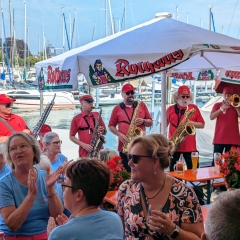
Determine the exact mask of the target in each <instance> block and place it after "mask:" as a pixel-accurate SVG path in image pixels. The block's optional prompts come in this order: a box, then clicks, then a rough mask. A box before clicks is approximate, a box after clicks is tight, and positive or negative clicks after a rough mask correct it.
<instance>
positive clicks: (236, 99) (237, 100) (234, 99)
mask: <svg viewBox="0 0 240 240" xmlns="http://www.w3.org/2000/svg"><path fill="white" fill-rule="evenodd" d="M229 100H230V103H231V105H232V106H233V107H239V106H240V96H239V95H237V94H233V95H232V96H231V97H230V99H229Z"/></svg>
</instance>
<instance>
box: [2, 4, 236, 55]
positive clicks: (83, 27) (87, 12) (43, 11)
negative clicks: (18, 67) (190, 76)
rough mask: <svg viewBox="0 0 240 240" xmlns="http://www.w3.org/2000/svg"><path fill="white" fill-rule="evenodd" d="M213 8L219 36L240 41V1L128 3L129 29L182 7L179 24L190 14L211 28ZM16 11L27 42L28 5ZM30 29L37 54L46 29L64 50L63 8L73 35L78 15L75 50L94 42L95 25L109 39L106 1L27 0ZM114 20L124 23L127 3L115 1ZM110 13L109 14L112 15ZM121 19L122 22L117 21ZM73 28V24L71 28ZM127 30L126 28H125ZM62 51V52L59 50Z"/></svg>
mask: <svg viewBox="0 0 240 240" xmlns="http://www.w3.org/2000/svg"><path fill="white" fill-rule="evenodd" d="M209 5H211V6H212V7H213V8H212V12H213V15H214V22H215V28H216V32H219V33H222V26H224V34H226V35H229V36H231V37H235V38H240V34H239V29H240V3H239V2H238V0H208V1H206V0H179V1H177V0H176V1H173V0H170V1H163V0H126V27H127V28H129V27H132V26H134V25H137V24H140V23H143V22H145V21H148V20H151V19H152V18H154V16H155V14H156V13H158V12H170V13H174V15H175V16H174V17H176V14H175V12H176V6H178V12H179V21H182V22H186V18H187V13H188V22H189V24H192V25H196V26H200V19H201V21H202V27H203V28H205V29H208V28H209V7H208V6H209ZM2 6H3V13H4V21H5V28H6V34H7V36H9V32H10V31H9V29H10V27H9V26H10V24H9V22H10V20H9V7H8V6H9V0H2ZM11 6H12V8H13V9H14V20H15V31H16V38H18V39H24V3H23V1H21V0H11ZM26 6H27V26H28V28H29V47H30V50H31V52H32V53H33V54H37V52H38V49H39V44H38V36H40V45H41V50H42V29H43V27H42V26H43V22H44V34H45V37H46V42H47V43H50V44H52V45H53V46H54V47H56V48H61V47H62V6H64V12H65V16H66V21H67V27H68V31H69V26H70V24H69V20H70V15H71V22H72V23H73V19H74V11H76V23H77V24H76V25H75V29H76V32H75V33H76V35H75V38H74V39H75V46H76V47H78V46H81V45H84V44H86V43H88V42H90V41H92V37H93V29H94V22H95V24H96V28H95V34H94V39H95V40H96V39H99V38H102V37H104V36H105V11H104V10H101V9H104V8H105V0H26ZM111 8H112V15H113V17H114V19H116V25H117V21H118V22H120V25H121V23H122V22H123V10H124V0H111ZM108 13H109V12H108ZM117 19H119V20H117ZM71 26H72V24H71ZM122 27H124V24H122ZM108 33H109V34H110V20H109V14H108ZM58 51H60V50H58Z"/></svg>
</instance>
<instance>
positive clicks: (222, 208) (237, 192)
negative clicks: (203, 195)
mask: <svg viewBox="0 0 240 240" xmlns="http://www.w3.org/2000/svg"><path fill="white" fill-rule="evenodd" d="M239 206H240V189H234V190H231V191H227V192H223V193H221V194H220V195H219V196H218V198H216V199H215V200H214V202H213V203H211V207H210V209H209V211H208V215H207V220H206V224H205V233H203V234H202V238H201V239H202V240H238V239H239V236H240V227H239V226H240V218H239V215H240V208H239Z"/></svg>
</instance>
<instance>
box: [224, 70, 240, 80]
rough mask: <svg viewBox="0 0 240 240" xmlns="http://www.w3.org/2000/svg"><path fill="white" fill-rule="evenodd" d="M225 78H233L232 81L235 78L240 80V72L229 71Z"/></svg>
mask: <svg viewBox="0 0 240 240" xmlns="http://www.w3.org/2000/svg"><path fill="white" fill-rule="evenodd" d="M225 76H226V77H228V78H231V79H233V78H235V79H240V72H239V71H231V70H228V71H226V72H225Z"/></svg>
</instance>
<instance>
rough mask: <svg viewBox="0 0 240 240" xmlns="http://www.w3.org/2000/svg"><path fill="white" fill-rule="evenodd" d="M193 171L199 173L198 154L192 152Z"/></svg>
mask: <svg viewBox="0 0 240 240" xmlns="http://www.w3.org/2000/svg"><path fill="white" fill-rule="evenodd" d="M191 157H192V171H193V172H197V164H198V152H192V154H191Z"/></svg>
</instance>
